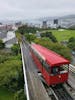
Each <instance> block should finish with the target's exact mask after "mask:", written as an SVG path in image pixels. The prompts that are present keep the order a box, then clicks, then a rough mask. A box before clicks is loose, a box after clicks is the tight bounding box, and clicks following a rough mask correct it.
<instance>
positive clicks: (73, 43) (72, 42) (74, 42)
mask: <svg viewBox="0 0 75 100" xmlns="http://www.w3.org/2000/svg"><path fill="white" fill-rule="evenodd" d="M67 46H68V47H69V48H70V49H71V50H74V51H75V38H74V37H71V38H70V39H69V42H68V45H67Z"/></svg>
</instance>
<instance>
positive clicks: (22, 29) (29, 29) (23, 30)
mask: <svg viewBox="0 0 75 100" xmlns="http://www.w3.org/2000/svg"><path fill="white" fill-rule="evenodd" d="M37 30H39V29H38V28H35V27H30V26H27V25H23V26H21V27H19V28H18V32H19V33H21V34H22V35H23V34H24V33H35V32H36V31H37Z"/></svg>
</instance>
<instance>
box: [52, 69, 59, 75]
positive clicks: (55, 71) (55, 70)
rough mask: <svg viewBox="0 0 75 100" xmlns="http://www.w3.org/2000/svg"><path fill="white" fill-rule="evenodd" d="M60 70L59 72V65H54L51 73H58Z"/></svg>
mask: <svg viewBox="0 0 75 100" xmlns="http://www.w3.org/2000/svg"><path fill="white" fill-rule="evenodd" d="M58 72H59V69H58V67H53V68H52V70H51V74H54V75H56V74H58Z"/></svg>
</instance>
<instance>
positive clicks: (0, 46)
mask: <svg viewBox="0 0 75 100" xmlns="http://www.w3.org/2000/svg"><path fill="white" fill-rule="evenodd" d="M4 47H5V44H4V43H3V41H2V40H1V39H0V49H3V48H4Z"/></svg>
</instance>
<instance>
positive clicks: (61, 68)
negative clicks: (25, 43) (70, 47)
mask: <svg viewBox="0 0 75 100" xmlns="http://www.w3.org/2000/svg"><path fill="white" fill-rule="evenodd" d="M31 55H32V58H33V59H34V61H35V63H36V65H37V67H38V69H39V70H40V72H41V73H42V76H43V78H44V79H45V82H46V83H47V85H48V86H50V85H56V84H60V83H64V82H67V80H68V71H69V63H70V62H69V61H68V60H66V59H65V58H63V57H62V56H60V55H59V54H57V53H55V52H53V51H51V50H49V49H47V48H45V47H43V46H41V45H38V44H31Z"/></svg>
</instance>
